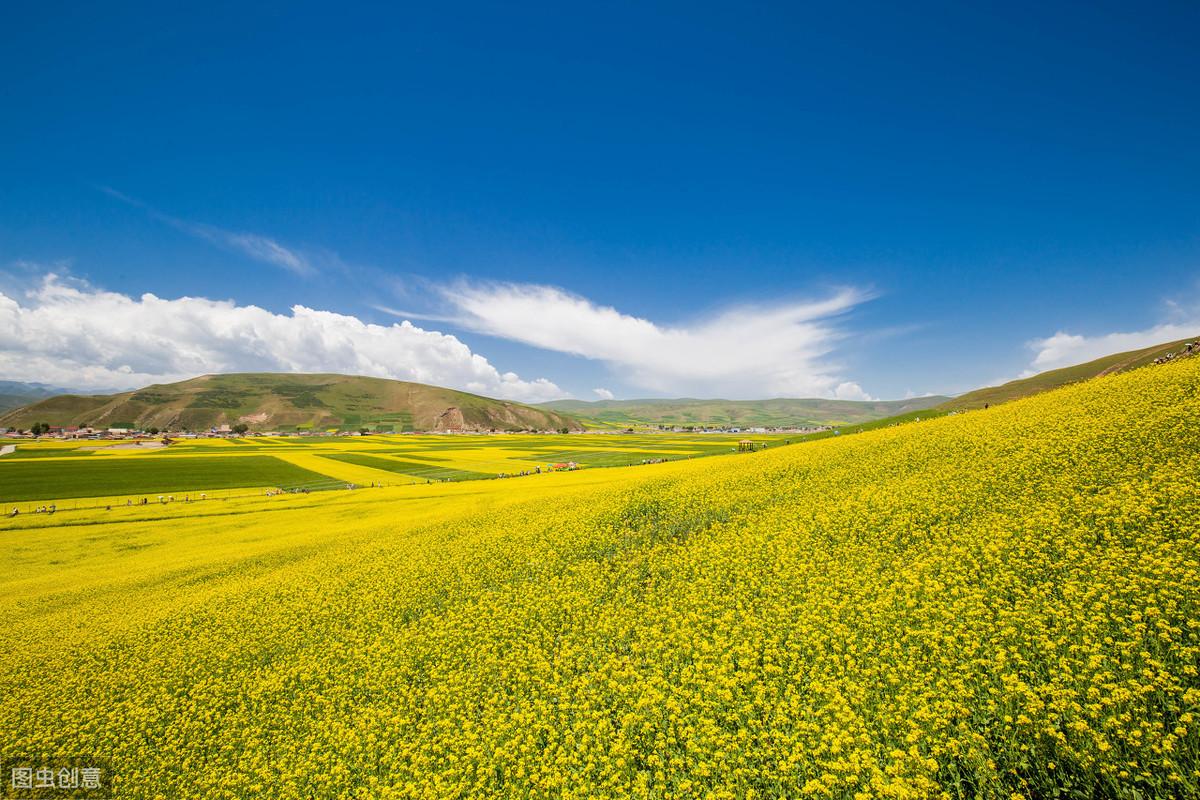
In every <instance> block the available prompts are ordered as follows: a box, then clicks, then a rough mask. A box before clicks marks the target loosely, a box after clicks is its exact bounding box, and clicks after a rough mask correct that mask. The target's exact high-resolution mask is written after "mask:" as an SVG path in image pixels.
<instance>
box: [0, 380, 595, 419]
mask: <svg viewBox="0 0 1200 800" xmlns="http://www.w3.org/2000/svg"><path fill="white" fill-rule="evenodd" d="M25 402H26V403H28V402H29V401H28V400H26V401H25ZM38 422H46V423H49V424H50V425H92V426H95V427H136V428H142V429H145V428H150V427H156V428H160V429H162V430H208V429H209V428H210V427H213V426H217V425H222V424H228V425H235V424H238V423H244V424H246V425H248V426H249V427H250V428H251V429H252V430H260V431H262V430H296V429H313V430H325V429H330V428H338V429H352V430H357V429H359V428H369V429H373V430H380V431H393V430H394V431H396V432H404V431H442V430H492V429H495V430H500V431H505V430H525V429H534V430H549V429H554V430H557V429H561V428H568V429H571V430H580V429H582V426H581V425H580V423H579V422H578V421H577V420H575V419H573V418H572V417H570V416H569V415H566V414H561V413H558V412H555V411H551V410H547V409H542V408H534V407H532V406H527V405H523V404H521V403H511V402H508V401H505V400H493V399H491V398H487V397H481V396H479V395H474V394H468V393H466V392H459V391H455V390H453V389H444V388H441V387H438V386H427V385H425V384H422V383H409V382H407V381H393V380H387V379H384V378H365V377H361V376H352V375H297V374H281V373H239V374H230V375H205V376H203V377H199V378H193V379H191V380H187V381H182V382H180V383H169V384H155V385H154V386H147V387H146V388H144V389H138V390H136V391H130V392H120V393H118V394H108V395H81V394H65V395H57V396H54V397H49V398H46V399H42V400H38V401H36V402H33V403H31V404H29V405H25V406H23V407H21V408H17V409H14V410H11V411H8V412H6V413H4V414H2V415H0V428H6V427H10V426H11V427H16V428H28V427H29V426H31V425H33V424H35V423H38Z"/></svg>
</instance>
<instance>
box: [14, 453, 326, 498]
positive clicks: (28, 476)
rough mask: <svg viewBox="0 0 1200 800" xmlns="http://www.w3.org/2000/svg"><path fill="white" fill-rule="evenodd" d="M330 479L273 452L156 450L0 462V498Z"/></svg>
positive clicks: (195, 489)
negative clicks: (229, 454)
mask: <svg viewBox="0 0 1200 800" xmlns="http://www.w3.org/2000/svg"><path fill="white" fill-rule="evenodd" d="M328 480H329V478H328V477H326V476H324V475H319V474H317V473H315V472H310V471H308V470H306V469H301V468H300V467H297V466H294V465H292V464H288V463H286V462H284V461H280V460H279V459H277V458H272V457H271V456H254V455H252V456H238V457H236V458H224V457H221V456H199V457H195V458H179V457H170V456H160V455H157V454H155V455H143V456H136V457H132V458H105V457H97V458H94V459H91V460H89V459H86V458H82V457H77V458H72V459H69V460H63V461H51V460H48V459H38V460H34V461H28V462H25V463H20V462H13V463H8V462H5V463H3V464H0V503H3V504H7V503H13V502H18V501H26V500H53V499H58V498H71V497H105V496H113V495H132V494H139V493H143V494H161V493H164V492H198V491H203V490H205V489H229V488H237V487H243V486H244V487H250V486H294V485H302V484H319V483H322V482H327V481H328Z"/></svg>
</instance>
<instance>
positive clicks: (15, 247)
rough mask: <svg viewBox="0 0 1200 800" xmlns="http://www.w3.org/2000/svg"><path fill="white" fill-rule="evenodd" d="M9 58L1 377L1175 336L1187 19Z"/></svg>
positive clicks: (373, 11)
mask: <svg viewBox="0 0 1200 800" xmlns="http://www.w3.org/2000/svg"><path fill="white" fill-rule="evenodd" d="M5 28H6V33H7V35H6V36H5V40H4V46H3V47H0V108H2V109H3V117H2V119H3V125H0V272H2V274H0V293H2V294H3V297H0V377H6V378H10V379H16V380H44V381H46V382H51V383H56V384H60V385H70V386H81V387H97V388H103V387H113V388H125V387H127V386H132V385H135V384H138V383H142V382H149V381H152V380H160V379H162V380H165V379H174V378H178V377H182V376H186V375H189V374H196V373H199V372H207V371H228V370H233V369H251V368H261V369H292V370H305V371H316V370H322V371H339V372H367V373H370V374H385V375H391V376H393V377H401V378H409V379H418V380H427V381H429V382H434V383H444V384H448V385H455V386H458V387H460V388H468V389H471V390H475V391H481V392H483V393H490V394H498V395H503V396H507V397H513V398H515V399H522V400H538V399H548V398H550V397H554V396H560V395H564V394H569V395H573V396H577V397H581V398H584V399H594V398H595V397H598V396H601V395H607V394H610V393H611V394H613V395H615V396H617V397H641V396H654V395H657V396H678V395H690V396H729V397H764V396H782V395H787V396H809V395H824V396H844V397H862V396H872V397H881V398H894V397H902V396H905V395H906V394H911V393H933V392H959V391H964V390H967V389H970V388H973V387H975V386H978V385H982V384H987V383H993V382H996V381H999V380H1004V379H1010V378H1013V377H1016V376H1018V375H1020V374H1023V373H1027V372H1029V371H1033V370H1038V369H1043V368H1049V367H1053V366H1060V365H1063V364H1067V363H1073V362H1076V361H1081V360H1086V359H1087V358H1090V357H1094V356H1097V355H1100V354H1102V353H1104V352H1111V351H1115V350H1120V349H1129V347H1132V346H1138V345H1142V344H1146V345H1148V344H1151V343H1154V342H1157V341H1161V340H1167V339H1170V338H1180V337H1182V336H1187V335H1192V334H1194V333H1198V332H1200V293H1198V289H1200V189H1198V187H1200V136H1198V135H1197V131H1200V82H1198V81H1197V80H1196V78H1197V76H1198V75H1200V48H1196V47H1195V41H1196V40H1197V35H1198V34H1200V6H1196V5H1195V4H1177V5H1173V4H1151V5H1140V6H1136V7H1135V6H1134V5H1132V4H1124V5H1116V4H1106V3H1100V4H1096V3H1092V4H1078V5H1074V4H1049V6H1047V4H1028V5H1019V4H1012V3H1004V4H996V5H994V6H990V7H986V6H982V5H978V4H950V3H946V4H920V5H915V6H905V7H901V6H900V5H899V4H880V5H874V4H855V5H854V6H852V7H851V6H847V7H846V8H845V9H838V8H832V7H816V6H811V7H805V6H801V5H799V4H777V5H753V6H750V5H745V4H726V5H723V6H720V5H701V4H695V3H690V4H679V5H654V6H652V7H651V6H649V5H647V4H628V5H604V6H601V5H595V6H577V7H573V8H564V7H563V6H561V4H547V5H543V6H536V5H533V4H522V5H520V6H514V5H512V4H507V5H502V4H494V5H490V4H489V5H461V6H457V7H455V8H452V9H446V10H444V11H441V10H437V9H435V8H432V7H431V6H430V5H428V4H422V5H414V6H412V7H400V6H397V5H382V4H381V5H378V6H346V7H339V8H338V9H337V10H336V14H333V13H331V11H330V7H328V6H317V5H311V6H304V5H300V4H288V5H283V4H280V5H275V6H271V5H266V4H263V5H258V6H257V7H255V8H252V9H250V8H246V7H243V4H237V5H234V4H229V5H224V4H205V5H204V6H194V7H189V8H179V7H174V8H168V7H164V6H162V5H161V4H156V5H143V6H138V5H133V4H125V5H121V6H120V7H111V6H94V7H86V8H78V9H73V10H70V11H64V10H62V9H50V8H39V7H36V4H35V5H27V6H25V7H22V8H14V9H10V10H9V11H8V13H7V14H6V24H5ZM147 295H150V297H148V296H147ZM297 309H299V310H297ZM405 321H407V324H405ZM597 390H599V391H597Z"/></svg>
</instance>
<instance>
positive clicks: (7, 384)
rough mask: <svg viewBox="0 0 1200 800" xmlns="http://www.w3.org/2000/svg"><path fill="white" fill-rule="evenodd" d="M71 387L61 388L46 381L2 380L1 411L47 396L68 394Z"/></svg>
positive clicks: (0, 386) (0, 383) (0, 382)
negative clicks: (45, 382)
mask: <svg viewBox="0 0 1200 800" xmlns="http://www.w3.org/2000/svg"><path fill="white" fill-rule="evenodd" d="M68 391H70V390H69V389H59V388H57V387H54V386H47V385H46V384H44V383H22V382H21V381H0V412H3V411H8V410H9V409H10V408H20V407H21V406H23V405H27V404H28V403H33V402H35V401H37V400H41V399H42V398H45V397H53V396H54V395H56V394H66V393H67V392H68Z"/></svg>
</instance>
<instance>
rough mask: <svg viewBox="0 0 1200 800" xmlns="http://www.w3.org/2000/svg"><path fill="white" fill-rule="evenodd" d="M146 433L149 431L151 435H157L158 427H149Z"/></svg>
mask: <svg viewBox="0 0 1200 800" xmlns="http://www.w3.org/2000/svg"><path fill="white" fill-rule="evenodd" d="M147 433H149V434H150V435H151V436H157V435H158V428H151V429H150V430H149V431H147Z"/></svg>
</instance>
